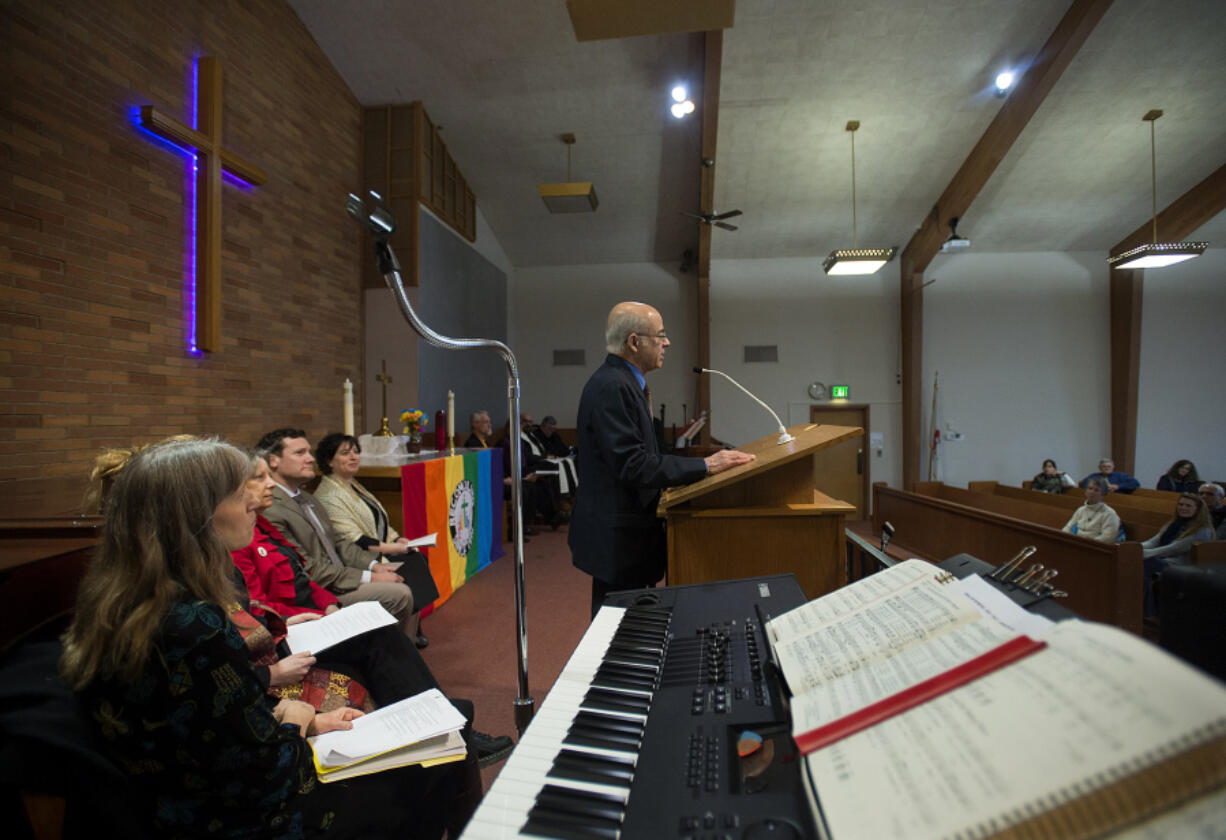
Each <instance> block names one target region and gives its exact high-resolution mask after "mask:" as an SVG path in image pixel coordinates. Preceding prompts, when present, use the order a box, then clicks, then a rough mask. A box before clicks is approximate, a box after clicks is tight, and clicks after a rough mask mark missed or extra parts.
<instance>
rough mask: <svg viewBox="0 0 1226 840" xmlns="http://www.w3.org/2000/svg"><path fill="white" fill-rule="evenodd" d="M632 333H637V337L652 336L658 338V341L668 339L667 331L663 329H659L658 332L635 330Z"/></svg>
mask: <svg viewBox="0 0 1226 840" xmlns="http://www.w3.org/2000/svg"><path fill="white" fill-rule="evenodd" d="M634 334H635V335H637V336H638V337H639V338H654V339H656V340H658V341H667V340H668V333H666V332H664V330H660V331H659V332H658V333H640V332H636V333H634Z"/></svg>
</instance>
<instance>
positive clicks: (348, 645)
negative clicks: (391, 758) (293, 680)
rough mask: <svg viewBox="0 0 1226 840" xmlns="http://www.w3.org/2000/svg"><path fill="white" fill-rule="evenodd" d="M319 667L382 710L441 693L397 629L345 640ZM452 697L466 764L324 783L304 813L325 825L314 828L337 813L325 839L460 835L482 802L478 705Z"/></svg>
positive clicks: (309, 820) (407, 769)
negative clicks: (475, 744) (365, 693)
mask: <svg viewBox="0 0 1226 840" xmlns="http://www.w3.org/2000/svg"><path fill="white" fill-rule="evenodd" d="M316 666H317V667H323V668H329V669H334V670H337V671H341V672H343V673H346V674H350V675H352V676H354V677H355V678H356V679H357V680H358V681H359V682H361V683H362V684H363V685H364V686H366V688H367V689H368V690H369V691H370V694H371V697H373V698H374V700H375V702H376V703H378V704H379V705H380V706H386V705H388V704H391V703H395V702H396V701H398V700H403V699H405V698H406V697H412V696H413V695H415V694H420V693H421V692H423V691H427V690H429V689H431V688H438V689H439V690H440V691H441V690H442V689H441V687H440V686H439V684H438V680H436V679H435V678H434V674H433V673H431V671H430V668H429V666H427V665H426V663H425V660H423V659H422V658H421V654H420V653H418V651H417V647H416V646H415V645H414V644H413V643H412V642H411V641H409V638H408V637H407V636H405V635H404V633H402V632H401V631H400V627H399V625H389V626H387V627H381V628H379V629H378V630H374V631H371V632H370V633H363V634H362V635H360V636H355V637H354V638H352V639H346V640H345V641H344V642H341V643H340V644H338V645H335V646H333V647H330V648H328V649H327V650H325V651H323V652H322V653H321V654H320V656H319V657H318V658H317V661H316ZM450 699H451V704H452V705H453V706H455V707H456V709H458V710H459V712H460V714H462V715H464V720H465V721H467V723H466V724H465V726H464V729H463V731H462V732H461V733H460V734H461V735H462V736H463V737H464V743H466V744H468V745H469V748H468V756H467V757H466V758H465V759H464V761H462V762H455V763H453V764H440V765H438V766H437V767H431V768H422V767H403V768H400V769H398V770H388V771H384V772H382V773H373V774H371V775H369V776H359V777H358V778H356V779H352V780H349V781H347V782H329V783H328V784H323V783H322V782H321V783H319V785H318V786H317V789H316V793H315V794H314V795H313V798H312V800H311V803H312V804H311V806H310V808H309V809H308V810H306V811H304V815H305V816H306V817H307V824H308V825H319V824H320V823H316V822H313V820H314V818H315V817H319V818H321V819H322V818H324V817H326V815H327V814H329V813H332V814H334V815H335V822H334V823H333V826H332V828H330V829H329V830H328V832H327V834H325V835H323V836H325V837H354V838H359V837H371V838H378V837H408V838H417V837H421V838H437V837H440V836H442V830H443V828H446V829H447V830H448V836H449V837H459V835H460V831H461V829H463V827H464V825H466V824H467V823H468V819H469V818H470V817H471V816H472V815H473V811H475V810H476V809H477V805H478V804H479V803H480V802H481V769H480V767H479V766H478V764H477V751H476V750H475V749H473V748H472V738H471V735H472V725H473V717H474V710H473V704H472V701H471V700H464V699H461V698H455V697H453V698H450ZM338 832H339V833H338ZM308 836H311V835H310V833H309V832H308Z"/></svg>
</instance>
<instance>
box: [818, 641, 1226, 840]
mask: <svg viewBox="0 0 1226 840" xmlns="http://www.w3.org/2000/svg"><path fill="white" fill-rule="evenodd" d="M1043 640H1044V642H1046V646H1045V647H1044V648H1043V649H1042V650H1040V651H1038V652H1036V653H1034V654H1033V655H1029V656H1026V657H1024V658H1021V659H1018V660H1016V661H1014V662H1012V663H1011V664H1007V665H1005V666H1003V667H1001V668H999V669H997V670H994V671H991V672H990V673H987V674H984V675H982V676H979V677H978V678H977V679H974V680H973V681H970V682H966V683H965V684H963V685H961V686H959V687H955V688H952V689H951V690H950V691H948V692H945V693H942V694H939V695H938V696H935V697H932V698H930V699H928V700H926V701H925V702H923V703H920V704H917V705H914V706H912V707H910V708H907V709H905V710H903V711H901V712H900V713H898V714H896V715H893V716H890V717H887V718H885V719H883V720H881V721H880V722H877V723H875V724H874V725H871V726H868V727H866V728H863V729H861V730H860V731H857V732H855V733H853V734H850V735H848V736H846V737H843V738H841V739H839V740H836V741H834V742H832V743H830V744H829V745H828V746H824V747H822V748H820V749H817V750H815V751H813V752H811V753H810V754H809V755H808V756H807V757H806V758H804V759H803V761H804V775H805V781H806V787H807V790H808V793H809V796H810V801H811V803H812V805H813V807H814V816H815V819H816V822H817V823H818V825H819V826H820V828H821V830H822V833H823V835H824V836H825V837H828V838H831V840H851V839H852V838H874V839H875V838H881V837H907V838H916V840H922V838H959V840H970V838H981V837H997V836H999V837H1010V838H1014V837H1016V838H1030V837H1034V838H1038V837H1059V838H1080V837H1098V836H1104V835H1107V834H1110V833H1112V832H1115V831H1117V830H1120V829H1124V828H1126V827H1128V826H1131V825H1135V824H1137V823H1139V822H1141V821H1144V820H1145V819H1147V818H1150V817H1152V816H1154V815H1156V814H1162V813H1164V812H1168V811H1170V810H1171V809H1176V808H1180V807H1182V806H1185V805H1188V803H1192V804H1191V805H1190V806H1188V807H1189V808H1195V807H1196V801H1197V800H1198V799H1200V800H1201V801H1203V797H1204V796H1205V795H1207V794H1210V793H1211V792H1214V791H1220V790H1221V789H1223V788H1224V787H1226V688H1223V686H1222V685H1221V684H1220V683H1217V682H1216V681H1214V680H1213V679H1211V678H1210V677H1208V676H1206V675H1204V674H1202V673H1200V672H1199V671H1197V670H1196V669H1194V668H1192V667H1191V666H1188V665H1186V664H1184V663H1183V662H1180V661H1179V660H1177V659H1175V658H1174V657H1172V656H1170V655H1169V654H1167V653H1166V652H1164V651H1162V650H1160V649H1158V648H1157V647H1155V646H1153V645H1151V644H1150V643H1148V642H1146V641H1144V640H1142V639H1140V638H1138V637H1136V636H1133V635H1132V634H1130V633H1127V632H1126V631H1123V630H1120V629H1118V628H1115V627H1110V626H1108V625H1103V624H1094V623H1089V622H1083V621H1079V620H1070V621H1064V622H1061V623H1059V624H1057V625H1055V626H1054V627H1053V628H1052V629H1051V630H1050V631H1048V632H1047V633H1046V634H1045V635H1044V637H1043ZM1219 811H1220V808H1219Z"/></svg>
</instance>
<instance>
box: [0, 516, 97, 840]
mask: <svg viewBox="0 0 1226 840" xmlns="http://www.w3.org/2000/svg"><path fill="white" fill-rule="evenodd" d="M100 526H101V520H100V519H98V518H95V517H76V518H62V519H4V520H0V655H3V654H7V653H8V652H9V651H10V650H13V649H15V648H16V647H17V646H18V645H20V644H21V643H23V642H25V641H42V640H49V639H53V638H55V637H56V636H57V635H59V633H61V632H62V631H63V630H65V629H66V628H67V626H68V621H69V619H70V618H71V616H72V611H73V607H74V605H75V603H76V597H77V584H78V582H79V581H80V580H81V575H82V574H83V573H84V571H85V567H86V565H87V564H88V563H89V558H90V557H91V556H92V554H93V550H94V546H95V545H97V543H98V537H99V528H100ZM66 802H67V800H65V798H64V797H62V796H59V795H55V794H49V793H44V792H41V791H35V790H27V789H21V790H16V791H5V797H4V802H3V804H2V805H0V822H3V823H4V824H6V825H8V826H9V827H10V829H16V831H17V832H18V834H17V836H30V837H36V838H40V840H42V838H59V837H60V836H61V835H62V833H63V827H64V818H65V814H66Z"/></svg>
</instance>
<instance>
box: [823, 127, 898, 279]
mask: <svg viewBox="0 0 1226 840" xmlns="http://www.w3.org/2000/svg"><path fill="white" fill-rule="evenodd" d="M859 127H860V121H859V120H851V121H849V122H848V123H847V131H848V133H850V134H851V248H850V249H841V250H838V251H831V252H830V256H828V257H826V259H825V260H823V261H822V270H823V271H825V272H826V273H827V274H875V273H876V272H877V270H878V269H879V268H881V267H882V266H883V265H885V264H886V263H888V262H889V261H890V260H891V259H892V258H893V256H894V251H895V249H894V248H861V247H860V243H859V238H858V235H857V231H856V129H858V128H859Z"/></svg>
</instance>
